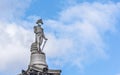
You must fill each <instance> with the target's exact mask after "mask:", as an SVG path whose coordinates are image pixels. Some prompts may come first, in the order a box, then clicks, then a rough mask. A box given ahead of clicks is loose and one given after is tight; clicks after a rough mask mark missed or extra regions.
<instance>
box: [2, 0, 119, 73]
mask: <svg viewBox="0 0 120 75" xmlns="http://www.w3.org/2000/svg"><path fill="white" fill-rule="evenodd" d="M119 14H120V2H119V0H59V1H58V0H51V1H49V0H20V1H18V0H12V1H10V0H0V60H1V61H0V75H17V74H19V73H20V72H21V70H22V69H27V67H28V65H29V58H30V46H31V43H32V42H34V33H33V26H34V25H35V22H36V20H37V19H39V18H42V19H43V21H44V25H43V28H44V31H45V35H46V37H47V38H48V42H47V44H46V46H45V49H44V52H45V53H46V56H47V63H48V65H49V68H53V69H61V70H62V75H120V46H119V45H120V25H119V24H120V15H119Z"/></svg>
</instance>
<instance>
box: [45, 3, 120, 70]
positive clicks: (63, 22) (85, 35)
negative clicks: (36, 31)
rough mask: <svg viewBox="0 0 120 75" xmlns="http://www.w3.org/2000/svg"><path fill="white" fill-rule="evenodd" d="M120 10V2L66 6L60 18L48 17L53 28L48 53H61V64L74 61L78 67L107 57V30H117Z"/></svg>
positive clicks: (111, 31)
mask: <svg viewBox="0 0 120 75" xmlns="http://www.w3.org/2000/svg"><path fill="white" fill-rule="evenodd" d="M119 12H120V3H106V4H102V3H97V2H96V3H92V4H90V3H81V4H77V5H75V6H71V7H68V8H67V9H64V10H63V11H62V12H60V15H59V18H58V19H57V20H47V21H46V23H47V27H48V28H49V30H51V31H49V33H48V34H49V35H51V36H48V37H49V39H50V40H51V42H50V43H48V46H47V48H46V50H48V51H46V52H47V54H48V56H50V57H51V55H52V56H54V57H53V58H58V57H59V56H60V57H59V58H60V60H62V61H60V63H61V64H63V65H64V64H69V63H70V62H71V64H72V65H76V66H79V68H81V67H83V65H84V64H86V63H89V62H91V61H94V60H96V59H104V58H106V57H108V55H107V53H106V49H107V45H106V42H105V41H104V38H105V37H106V36H105V35H106V33H107V32H109V33H115V32H116V31H117V29H116V23H117V21H118V20H117V17H118V13H119ZM52 32H53V33H52ZM53 34H54V35H53ZM50 37H51V38H50ZM64 40H65V41H66V40H67V42H64ZM54 49H55V50H54ZM49 50H50V51H51V52H50V51H49Z"/></svg>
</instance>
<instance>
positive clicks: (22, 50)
mask: <svg viewBox="0 0 120 75" xmlns="http://www.w3.org/2000/svg"><path fill="white" fill-rule="evenodd" d="M0 34H1V36H0V60H1V62H0V70H1V69H6V68H7V66H9V65H14V63H15V62H16V63H18V64H21V63H26V62H28V58H29V57H28V56H29V50H30V48H29V47H30V43H32V41H33V39H31V38H32V37H33V35H32V33H31V31H29V30H26V29H24V28H23V27H20V26H17V25H16V24H7V25H6V24H3V23H0Z"/></svg>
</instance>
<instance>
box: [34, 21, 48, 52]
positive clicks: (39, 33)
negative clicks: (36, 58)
mask: <svg viewBox="0 0 120 75" xmlns="http://www.w3.org/2000/svg"><path fill="white" fill-rule="evenodd" d="M36 24H37V26H34V33H35V42H36V43H37V48H38V51H39V52H42V49H41V45H42V43H43V39H44V40H45V42H46V41H47V40H48V39H47V38H46V37H45V35H44V30H43V28H42V27H41V25H43V21H42V19H39V20H38V21H37V22H36ZM44 44H45V43H44ZM43 47H44V45H43Z"/></svg>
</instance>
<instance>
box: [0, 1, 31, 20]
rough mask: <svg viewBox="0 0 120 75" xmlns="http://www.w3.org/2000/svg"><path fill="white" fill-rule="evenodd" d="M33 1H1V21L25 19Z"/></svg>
mask: <svg viewBox="0 0 120 75" xmlns="http://www.w3.org/2000/svg"><path fill="white" fill-rule="evenodd" d="M30 2H31V0H12V1H10V0H1V1H0V20H1V21H13V20H16V19H18V18H20V17H21V16H22V17H23V15H24V13H25V10H26V8H28V7H29V5H30Z"/></svg>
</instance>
